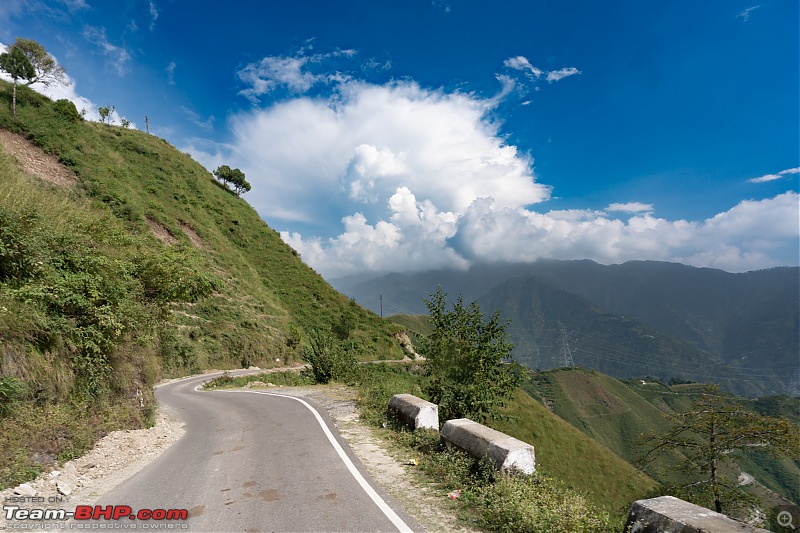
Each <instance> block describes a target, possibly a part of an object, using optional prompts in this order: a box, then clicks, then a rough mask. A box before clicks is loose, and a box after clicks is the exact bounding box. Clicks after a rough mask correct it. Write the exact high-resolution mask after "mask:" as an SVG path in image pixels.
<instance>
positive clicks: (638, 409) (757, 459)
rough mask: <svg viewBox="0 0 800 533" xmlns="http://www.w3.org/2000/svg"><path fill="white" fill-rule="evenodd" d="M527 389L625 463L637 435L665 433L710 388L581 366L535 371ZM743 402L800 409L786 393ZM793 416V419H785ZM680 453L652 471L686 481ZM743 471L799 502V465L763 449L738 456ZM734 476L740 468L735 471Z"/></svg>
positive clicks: (637, 453) (777, 412)
mask: <svg viewBox="0 0 800 533" xmlns="http://www.w3.org/2000/svg"><path fill="white" fill-rule="evenodd" d="M524 388H525V389H526V390H527V391H528V392H529V393H530V394H531V395H532V396H533V397H534V398H536V399H537V400H539V401H540V402H542V403H543V404H544V405H547V406H548V407H550V408H551V409H552V410H553V412H554V413H555V414H557V415H558V416H559V417H561V418H563V419H564V420H565V421H567V422H569V423H570V424H572V425H573V426H574V427H576V428H577V429H580V430H581V431H583V432H584V433H586V434H587V435H589V436H591V437H592V438H593V439H595V440H596V441H598V442H600V443H602V444H603V445H604V446H607V447H608V448H609V449H611V450H613V451H614V452H615V453H617V454H619V456H620V457H622V458H624V459H625V460H626V461H629V462H631V463H635V462H636V461H637V460H638V459H639V458H640V457H641V455H642V452H643V450H642V449H641V448H640V447H639V445H638V444H637V443H638V441H639V437H640V436H641V435H643V434H648V433H663V432H664V431H666V430H667V429H668V427H669V422H668V420H667V418H666V417H665V416H664V414H666V413H671V412H683V411H687V410H688V409H689V407H690V406H691V404H692V403H693V402H694V400H695V398H696V397H697V395H699V394H701V393H703V392H707V387H705V386H704V385H698V384H686V385H674V386H671V387H670V386H666V385H664V384H662V383H659V382H656V381H647V380H645V383H644V384H643V383H641V381H640V380H629V381H626V382H622V381H619V380H617V379H615V378H612V377H611V376H607V375H605V374H601V373H600V372H596V371H591V370H584V369H580V368H564V369H554V370H549V371H545V372H539V373H531V374H530V376H529V380H528V382H527V383H526V384H524ZM742 400H743V402H744V404H745V405H747V406H749V407H750V408H752V409H753V410H755V411H759V412H761V413H762V414H765V415H768V416H777V417H785V416H784V415H783V413H784V411H792V410H793V409H797V408H799V407H800V401H798V400H797V399H793V398H789V397H783V398H771V399H763V400H746V399H742ZM785 418H789V419H790V420H791V419H792V418H791V417H785ZM680 459H681V457H680V455H679V454H673V455H672V456H671V457H665V458H663V459H661V460H660V461H658V462H657V463H655V464H654V465H652V466H651V468H649V469H648V473H650V474H651V475H652V476H653V477H655V478H656V479H657V480H658V481H660V482H662V483H666V484H676V483H680V482H682V481H684V479H685V478H684V474H683V473H682V472H681V471H680V470H679V469H678V468H676V465H677V464H679V463H680ZM737 464H738V466H739V468H741V470H742V471H745V472H747V473H749V474H751V475H752V476H754V477H755V478H756V479H757V480H758V482H759V484H760V485H762V486H763V487H764V488H765V489H769V490H760V489H756V491H757V492H758V493H759V494H760V495H761V496H767V497H768V499H770V500H775V498H774V495H770V494H769V492H770V491H774V492H776V493H778V494H780V495H781V496H783V497H785V498H788V499H790V500H792V501H795V502H796V501H798V497H800V492H798V486H800V485H798V483H797V482H798V480H800V467H799V466H798V464H797V463H796V462H794V461H791V460H788V459H784V460H779V459H775V458H772V457H769V456H768V455H767V454H765V453H763V452H761V451H757V450H756V451H753V452H749V453H747V454H746V455H744V456H743V457H741V458H739V459H737ZM732 474H733V475H734V476H735V475H737V474H738V472H732Z"/></svg>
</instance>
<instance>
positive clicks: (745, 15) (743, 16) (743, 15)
mask: <svg viewBox="0 0 800 533" xmlns="http://www.w3.org/2000/svg"><path fill="white" fill-rule="evenodd" d="M759 7H761V4H759V5H757V6H753V7H748V8H747V9H745V10H744V11H742V12H741V13H739V14H738V15H736V16H737V17H741V19H742V20H744V21H745V22H747V21H748V20H750V13H752V12H753V11H755V10H756V9H758V8H759Z"/></svg>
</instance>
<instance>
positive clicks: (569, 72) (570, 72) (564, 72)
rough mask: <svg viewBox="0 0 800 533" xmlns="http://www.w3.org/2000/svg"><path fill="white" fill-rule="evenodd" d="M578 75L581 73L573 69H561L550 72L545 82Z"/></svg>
mask: <svg viewBox="0 0 800 533" xmlns="http://www.w3.org/2000/svg"><path fill="white" fill-rule="evenodd" d="M580 73H581V71H580V70H578V69H576V68H575V67H568V68H562V69H561V70H551V71H550V72H548V73H547V81H549V82H553V81H558V80H563V79H564V78H566V77H569V76H575V75H576V74H580Z"/></svg>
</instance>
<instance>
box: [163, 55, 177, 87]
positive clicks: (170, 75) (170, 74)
mask: <svg viewBox="0 0 800 533" xmlns="http://www.w3.org/2000/svg"><path fill="white" fill-rule="evenodd" d="M177 66H178V65H176V64H175V62H174V61H170V62H169V65H167V68H166V69H165V70H166V71H167V81H168V82H169V84H170V85H175V69H176V68H177Z"/></svg>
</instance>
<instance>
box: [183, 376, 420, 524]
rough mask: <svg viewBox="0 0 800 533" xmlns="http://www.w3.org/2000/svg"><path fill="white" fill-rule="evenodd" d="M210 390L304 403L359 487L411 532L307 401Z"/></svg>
mask: <svg viewBox="0 0 800 533" xmlns="http://www.w3.org/2000/svg"><path fill="white" fill-rule="evenodd" d="M202 386H203V385H202V384H201V385H198V386H197V387H195V388H194V390H195V391H197V392H200V390H199V389H200V388H201V387H202ZM210 392H233V393H237V392H238V393H245V394H247V393H249V394H264V395H267V396H278V397H280V398H289V399H292V400H295V401H298V402H300V403H302V404H303V405H305V406H306V408H308V410H309V411H311V412H312V413H313V414H314V417H315V418H316V419H317V422H318V423H319V425H320V427H321V428H322V431H324V432H325V436H326V437H328V441H330V443H331V445H332V446H333V449H334V450H336V453H337V454H339V458H340V459H341V460H342V462H343V463H344V464H345V466H346V467H347V469H348V470H349V471H350V474H352V476H353V477H354V478H355V479H356V481H358V484H359V485H361V488H362V489H364V492H366V493H367V495H368V496H369V497H370V498H371V499H372V501H373V502H375V505H377V506H378V508H379V509H380V510H381V511H382V512H383V514H384V515H386V518H388V519H389V520H391V522H392V524H394V526H395V527H396V528H397V530H398V531H400V532H402V533H413V530H412V529H411V528H410V527H408V525H407V524H406V523H405V522H403V519H402V518H400V517H399V516H397V513H395V512H394V511H393V510H392V508H391V507H389V504H387V503H386V502H385V501H384V500H383V498H381V497H380V496H379V495H378V493H377V492H375V489H373V488H372V485H370V484H369V483H368V482H367V480H366V479H364V476H362V475H361V472H359V471H358V469H357V468H356V466H355V465H354V464H353V461H351V460H350V458H349V457H348V456H347V454H346V453H345V451H344V449H343V448H342V446H341V445H340V444H339V443H338V442H337V441H336V437H334V436H333V433H331V430H330V429H329V428H328V426H327V425H326V424H325V421H324V420H323V419H322V416H321V415H320V414H319V413H318V412H317V410H316V409H314V408H313V407H312V406H311V405H310V404H309V403H308V402H306V401H305V400H303V399H302V398H298V397H296V396H288V395H286V394H276V393H274V392H263V391H247V390H214V391H210Z"/></svg>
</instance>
